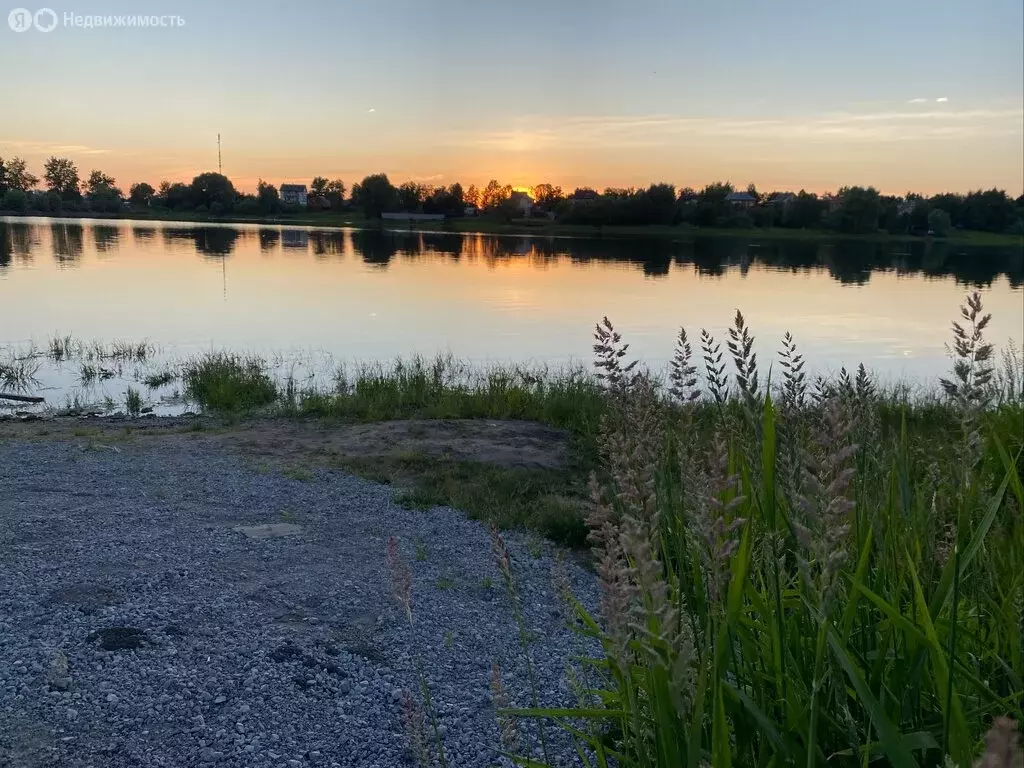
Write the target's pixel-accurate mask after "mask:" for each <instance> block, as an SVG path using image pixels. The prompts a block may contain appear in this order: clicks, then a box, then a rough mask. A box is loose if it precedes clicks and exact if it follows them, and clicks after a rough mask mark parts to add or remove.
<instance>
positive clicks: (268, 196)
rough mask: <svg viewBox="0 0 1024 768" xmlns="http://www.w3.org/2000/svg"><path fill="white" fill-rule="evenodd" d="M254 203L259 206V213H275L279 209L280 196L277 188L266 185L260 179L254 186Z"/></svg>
mask: <svg viewBox="0 0 1024 768" xmlns="http://www.w3.org/2000/svg"><path fill="white" fill-rule="evenodd" d="M256 202H257V203H258V204H259V207H260V213H277V212H278V211H279V210H280V209H281V196H280V195H279V194H278V192H277V187H275V186H274V185H273V184H267V183H266V182H265V181H263V179H260V180H259V182H257V184H256Z"/></svg>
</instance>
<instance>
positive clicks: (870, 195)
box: [830, 187, 882, 234]
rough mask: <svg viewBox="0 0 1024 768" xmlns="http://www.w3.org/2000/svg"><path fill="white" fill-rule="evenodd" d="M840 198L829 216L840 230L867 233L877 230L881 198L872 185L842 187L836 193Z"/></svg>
mask: <svg viewBox="0 0 1024 768" xmlns="http://www.w3.org/2000/svg"><path fill="white" fill-rule="evenodd" d="M837 194H838V195H839V197H840V199H841V200H842V202H841V203H840V205H839V208H838V209H837V210H836V211H834V212H833V215H832V216H830V219H832V224H833V225H834V226H835V227H836V229H838V230H839V231H841V232H850V233H853V234H869V233H871V232H877V231H878V221H879V218H880V217H881V215H882V198H881V195H879V194H878V190H877V189H875V188H874V187H867V188H864V187H843V188H842V189H840V190H839V192H838V193H837Z"/></svg>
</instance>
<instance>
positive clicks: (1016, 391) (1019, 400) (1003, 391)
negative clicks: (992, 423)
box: [991, 339, 1024, 405]
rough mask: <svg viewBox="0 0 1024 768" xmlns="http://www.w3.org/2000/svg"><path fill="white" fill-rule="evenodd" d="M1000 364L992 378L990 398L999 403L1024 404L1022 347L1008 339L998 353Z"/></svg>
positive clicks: (1023, 356) (1023, 357) (1023, 358)
mask: <svg viewBox="0 0 1024 768" xmlns="http://www.w3.org/2000/svg"><path fill="white" fill-rule="evenodd" d="M1000 358H1001V360H1002V366H1001V367H1000V369H999V370H998V371H996V373H995V375H994V376H993V378H992V385H991V388H992V390H993V392H992V398H991V399H993V400H995V402H996V403H998V404H999V405H1004V404H1017V405H1024V349H1021V348H1018V346H1017V343H1016V342H1015V341H1014V340H1013V339H1010V340H1009V341H1008V342H1007V344H1006V346H1005V347H1004V348H1003V350H1002V352H1001V353H1000Z"/></svg>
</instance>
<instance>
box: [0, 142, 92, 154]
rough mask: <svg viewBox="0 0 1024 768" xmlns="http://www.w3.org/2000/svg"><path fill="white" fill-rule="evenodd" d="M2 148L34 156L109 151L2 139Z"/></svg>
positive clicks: (77, 145) (73, 145) (76, 145)
mask: <svg viewBox="0 0 1024 768" xmlns="http://www.w3.org/2000/svg"><path fill="white" fill-rule="evenodd" d="M0 147H12V148H14V149H16V150H18V151H19V152H24V153H26V154H32V155H36V154H38V155H45V154H54V155H106V154H110V152H111V150H109V149H99V148H97V147H87V146H84V145H82V144H58V143H56V142H50V141H23V140H20V139H0Z"/></svg>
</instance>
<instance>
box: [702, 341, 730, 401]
mask: <svg viewBox="0 0 1024 768" xmlns="http://www.w3.org/2000/svg"><path fill="white" fill-rule="evenodd" d="M700 347H701V353H702V354H703V356H704V370H705V372H706V374H707V380H708V389H709V390H710V391H711V396H712V397H713V398H714V399H715V402H716V403H717V404H718V405H719V406H722V405H724V404H725V402H726V400H728V399H729V379H728V378H727V377H726V375H725V363H723V362H722V345H721V344H718V343H716V342H715V337H714V336H712V335H711V334H710V333H709V332H708V330H707V329H706V328H701V330H700Z"/></svg>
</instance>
